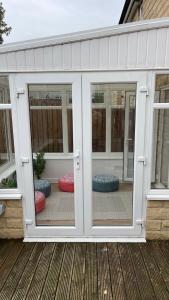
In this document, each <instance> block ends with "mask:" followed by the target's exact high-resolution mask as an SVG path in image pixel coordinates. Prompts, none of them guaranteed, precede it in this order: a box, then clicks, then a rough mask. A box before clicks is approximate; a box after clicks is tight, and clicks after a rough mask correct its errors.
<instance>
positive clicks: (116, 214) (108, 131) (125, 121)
mask: <svg viewBox="0 0 169 300" xmlns="http://www.w3.org/2000/svg"><path fill="white" fill-rule="evenodd" d="M95 87H97V90H98V89H99V91H100V92H101V91H102V92H103V93H104V105H105V108H100V109H98V108H92V144H93V137H95V136H97V137H98V144H99V141H100V140H101V142H102V141H104V151H105V153H104V156H103V157H100V158H97V156H95V154H94V153H93V159H92V188H93V225H94V226H118V225H132V222H133V220H132V219H133V216H132V208H133V177H134V132H135V98H134V100H133V99H132V98H131V99H130V100H128V96H127V93H129V92H132V93H134V94H135V92H136V85H135V84H124V85H123V84H121V83H119V84H118V83H117V84H113V83H112V84H111V83H104V84H103V83H101V84H96V85H95V84H93V85H92V86H91V90H92V92H94V91H95ZM127 101H128V105H127ZM91 102H92V103H93V100H92V99H91ZM96 113H99V115H98V117H97V124H96V126H93V124H94V122H96V121H95V118H96V117H95V114H96ZM103 115H104V117H103ZM103 120H104V122H103ZM100 124H102V127H104V134H102V135H101V134H100V132H101V129H100V128H99V125H100ZM103 124H104V126H103ZM126 126H127V128H126ZM130 139H132V141H130ZM124 141H127V145H126V148H125V151H124ZM95 147H96V146H95ZM98 148H99V147H98V146H97V149H98ZM93 152H96V151H94V147H93ZM128 169H129V170H128ZM125 170H127V174H128V176H129V175H130V176H129V177H130V178H127V175H126V176H125V175H124V174H125Z"/></svg>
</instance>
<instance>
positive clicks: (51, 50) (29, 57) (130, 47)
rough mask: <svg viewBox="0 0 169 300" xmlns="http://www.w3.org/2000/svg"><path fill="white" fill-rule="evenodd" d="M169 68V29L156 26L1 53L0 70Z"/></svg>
mask: <svg viewBox="0 0 169 300" xmlns="http://www.w3.org/2000/svg"><path fill="white" fill-rule="evenodd" d="M163 67H165V68H169V29H168V28H161V29H157V30H156V29H153V30H148V31H140V32H134V33H127V34H121V35H117V36H116V35H114V36H110V37H105V38H100V39H96V38H95V39H91V40H86V41H82V42H74V43H68V44H63V45H56V46H48V47H42V48H37V49H30V50H22V51H16V52H15V51H14V52H9V53H6V54H0V70H3V71H4V70H6V71H8V70H10V71H14V70H16V71H19V70H21V71H23V70H26V71H29V70H30V71H33V70H35V71H38V70H40V71H42V70H49V71H50V70H56V71H57V70H64V71H66V70H69V71H70V70H125V69H126V70H127V69H139V68H144V69H146V68H163Z"/></svg>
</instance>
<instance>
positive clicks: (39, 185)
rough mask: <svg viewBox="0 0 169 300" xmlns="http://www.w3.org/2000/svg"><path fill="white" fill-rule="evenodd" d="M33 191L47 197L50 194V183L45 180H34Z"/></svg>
mask: <svg viewBox="0 0 169 300" xmlns="http://www.w3.org/2000/svg"><path fill="white" fill-rule="evenodd" d="M34 187H35V191H39V192H42V193H43V194H44V195H45V197H48V196H49V195H50V193H51V183H50V182H49V181H48V180H45V179H37V180H34Z"/></svg>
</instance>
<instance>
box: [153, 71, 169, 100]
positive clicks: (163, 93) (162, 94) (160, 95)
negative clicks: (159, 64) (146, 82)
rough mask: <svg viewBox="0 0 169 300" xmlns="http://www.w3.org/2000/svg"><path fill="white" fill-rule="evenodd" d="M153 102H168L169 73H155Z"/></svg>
mask: <svg viewBox="0 0 169 300" xmlns="http://www.w3.org/2000/svg"><path fill="white" fill-rule="evenodd" d="M155 102H159V103H169V75H167V74H165V75H164V74H163V75H161V74H160V75H156V86H155Z"/></svg>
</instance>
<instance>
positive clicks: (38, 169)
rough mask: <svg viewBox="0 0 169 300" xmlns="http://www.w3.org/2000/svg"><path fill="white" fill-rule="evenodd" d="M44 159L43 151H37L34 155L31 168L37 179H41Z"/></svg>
mask: <svg viewBox="0 0 169 300" xmlns="http://www.w3.org/2000/svg"><path fill="white" fill-rule="evenodd" d="M45 164H46V161H45V159H44V153H43V152H37V153H36V157H35V158H34V159H33V169H34V173H35V175H36V177H37V179H41V176H42V173H43V171H44V169H45Z"/></svg>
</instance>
